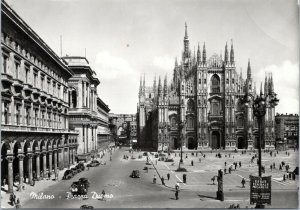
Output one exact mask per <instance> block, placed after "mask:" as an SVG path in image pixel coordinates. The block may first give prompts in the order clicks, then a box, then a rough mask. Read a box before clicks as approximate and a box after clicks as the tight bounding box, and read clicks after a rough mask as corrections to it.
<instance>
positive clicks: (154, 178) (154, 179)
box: [153, 174, 156, 184]
mask: <svg viewBox="0 0 300 210" xmlns="http://www.w3.org/2000/svg"><path fill="white" fill-rule="evenodd" d="M153 184H156V175H155V174H154V177H153Z"/></svg>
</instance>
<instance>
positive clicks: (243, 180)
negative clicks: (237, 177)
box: [241, 178, 246, 188]
mask: <svg viewBox="0 0 300 210" xmlns="http://www.w3.org/2000/svg"><path fill="white" fill-rule="evenodd" d="M241 183H242V185H243V186H242V187H243V188H245V183H246V180H245V178H243V179H242V182H241Z"/></svg>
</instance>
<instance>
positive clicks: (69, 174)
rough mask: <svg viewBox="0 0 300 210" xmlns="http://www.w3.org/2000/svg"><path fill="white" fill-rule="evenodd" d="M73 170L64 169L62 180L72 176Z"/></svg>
mask: <svg viewBox="0 0 300 210" xmlns="http://www.w3.org/2000/svg"><path fill="white" fill-rule="evenodd" d="M73 176H74V175H73V171H72V170H66V171H65V173H64V176H63V178H62V179H63V180H69V179H71V178H72V177H73Z"/></svg>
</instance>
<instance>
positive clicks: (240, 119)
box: [237, 116, 244, 128]
mask: <svg viewBox="0 0 300 210" xmlns="http://www.w3.org/2000/svg"><path fill="white" fill-rule="evenodd" d="M237 127H238V128H243V127H244V119H243V117H242V116H239V117H238V118H237Z"/></svg>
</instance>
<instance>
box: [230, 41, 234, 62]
mask: <svg viewBox="0 0 300 210" xmlns="http://www.w3.org/2000/svg"><path fill="white" fill-rule="evenodd" d="M230 63H231V64H232V63H234V50H233V42H232V39H231V49H230Z"/></svg>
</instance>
